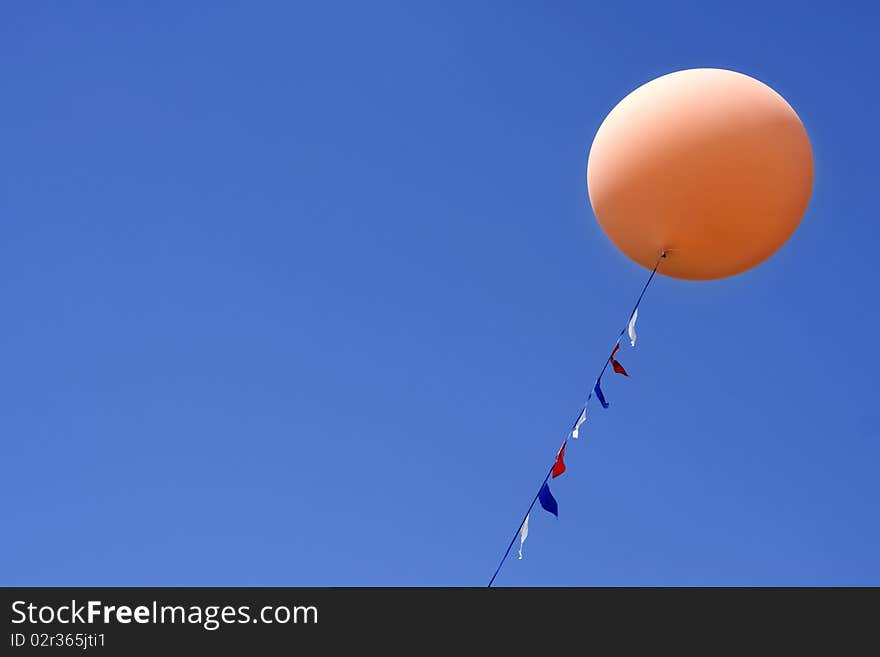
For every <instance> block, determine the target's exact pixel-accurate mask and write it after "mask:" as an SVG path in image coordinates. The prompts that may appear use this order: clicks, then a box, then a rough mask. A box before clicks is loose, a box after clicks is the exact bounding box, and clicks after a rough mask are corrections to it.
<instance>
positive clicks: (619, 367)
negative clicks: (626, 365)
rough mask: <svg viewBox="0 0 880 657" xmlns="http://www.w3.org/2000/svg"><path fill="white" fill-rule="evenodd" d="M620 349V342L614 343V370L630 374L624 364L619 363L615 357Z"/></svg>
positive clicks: (612, 355) (612, 362) (612, 363)
mask: <svg viewBox="0 0 880 657" xmlns="http://www.w3.org/2000/svg"><path fill="white" fill-rule="evenodd" d="M619 349H620V343H619V342H618V343H617V344H616V345H614V351H612V352H611V367H613V368H614V371H615V372H617V373H618V374H623V375H624V376H629V374H627V373H626V370H625V369H623V365H621V364H620V363H618V362H617V361H616V360H615V359H614V354H616V353H617V352H618V350H619Z"/></svg>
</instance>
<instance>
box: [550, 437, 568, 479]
mask: <svg viewBox="0 0 880 657" xmlns="http://www.w3.org/2000/svg"><path fill="white" fill-rule="evenodd" d="M563 458H565V443H563V444H562V447H560V448H559V452H557V454H556V463H554V464H553V470H552V471H551V474H552V475H553V478H554V479H556V477H558V476H559V475H561V474H562V473H563V472H565V463H564V462H563V460H562V459H563Z"/></svg>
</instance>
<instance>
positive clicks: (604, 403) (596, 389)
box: [594, 381, 608, 408]
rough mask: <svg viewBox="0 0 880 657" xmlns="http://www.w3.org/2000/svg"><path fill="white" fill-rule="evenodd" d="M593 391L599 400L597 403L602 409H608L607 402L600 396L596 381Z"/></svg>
mask: <svg viewBox="0 0 880 657" xmlns="http://www.w3.org/2000/svg"><path fill="white" fill-rule="evenodd" d="M594 390H595V391H596V397H597V398H598V399H599V403H600V404H602V408H608V402H607V401H605V395H603V394H602V388H600V387H599V382H598V381H596V387H595V388H594Z"/></svg>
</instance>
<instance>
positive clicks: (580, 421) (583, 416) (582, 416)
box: [571, 406, 587, 440]
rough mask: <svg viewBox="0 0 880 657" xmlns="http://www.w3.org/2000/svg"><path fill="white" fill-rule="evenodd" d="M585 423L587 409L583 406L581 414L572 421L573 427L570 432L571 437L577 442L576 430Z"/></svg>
mask: <svg viewBox="0 0 880 657" xmlns="http://www.w3.org/2000/svg"><path fill="white" fill-rule="evenodd" d="M586 421H587V407H586V406H584V410H582V411H581V414H580V415H579V416H578V419H577V420H575V421H574V427H573V428H572V430H571V437H572V438H574V439H575V440H577V437H578V429H580V428H581V425H582V424H583V423H584V422H586Z"/></svg>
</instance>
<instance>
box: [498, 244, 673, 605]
mask: <svg viewBox="0 0 880 657" xmlns="http://www.w3.org/2000/svg"><path fill="white" fill-rule="evenodd" d="M665 257H666V251H661V252H660V255H659V256H658V257H657V262H656V263H655V264H654V268H653V269H652V270H651V275H650V276H648V280H647V281H646V282H645V286H644V287H643V288H642V291H641V293H639V297H638V299H636V304H635V305H634V306H633V309H632V312H630V314H629V317H627V320H626V324H625V325H624V327H623V329H622V330H621V331H620V333H619V334H618V335H617V340H615V341H614V346H615V347H616V346H617V344H618V343H619V342H620V338H622V337H623V334H624V333H626V329H627V326H629V321H630V320H631V319H632V316H633V315H635V313H636V310H638V309H639V304H640V303H642V299H643V298H644V297H645V292H647V291H648V287H649V286H650V285H651V281H653V280H654V274H656V273H657V268H658V267H659V266H660V261H661V260H663V258H665ZM613 353H614V348H613V347H612V351H611V354H609V356H608V357H607V358H606V359H605V363H604V364H603V365H602V371H601V372H599V376H597V377H596V383H599V381H601V379H602V375H603V374H605V370H606V369H608V363H610V362H611V355H612V354H613ZM592 396H593V392H592V390H591V391H590V393H589V395H587V402H586V403H585V404H584V406H583V408H581V409H580V411H578V417H577V418H576V419H575V422H577V420H578V419H579V418H580V414H581V412H582V411H584V410H586V407H587V404H589V403H590V399H591V398H592ZM570 435H571V431H570V430H569V432H568V433H567V434H566V435H565V438H564V439H563V441H562V444H561V445H560V446H559V449H560V450H562V448H563V447H565V445H566V444H567V443H568V437H569V436H570ZM556 454H557V457H558V455H559V452H558V451H557V452H556ZM554 465H556V458H554V459H553V465H551V466H550V469H549V470H547V474H546V475H544V480H543V481H542V482H541V485H540V486H538V492H537V493H535V497H533V498H532V503H531V504H529V508H528V509H527V510H526V512H525V514H524V515H523V517H522V520H521V521H520V523H519V525H517V528H516V531H515V532H514V534H513V538H511V539H510V543H508V545H507V549H506V550H505V551H504V556H502V557H501V561H500V562H498V567H497V568H496V569H495V573H494V574H493V575H492V579H490V580H489V584H488V585H487V587H486V588H492V584H493V583H494V582H495V578H496V577H498V573H500V572H501V567H502V566H503V565H504V562H505V561H507V557H508V556H509V555H510V550H511V548H513V544H514V543H515V542H516V537H517V536H519V533H520V532H521V531H522V526H523V524H524V523H525V521H526V518H528V517H529V514H530V513H531V512H532V509H533V508H534V507H535V502H537V501H538V496H539V495H540V494H541V489H542V488H544V484H546V483H547V480H548V479H550V475H551V474H552V473H553V466H554Z"/></svg>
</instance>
